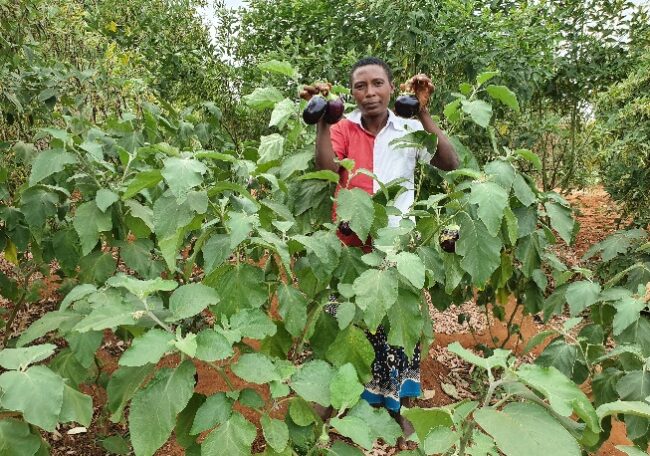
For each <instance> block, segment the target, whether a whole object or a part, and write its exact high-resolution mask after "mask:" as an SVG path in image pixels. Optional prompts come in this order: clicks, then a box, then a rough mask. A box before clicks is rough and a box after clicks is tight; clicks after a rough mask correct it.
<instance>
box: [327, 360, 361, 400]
mask: <svg viewBox="0 0 650 456" xmlns="http://www.w3.org/2000/svg"><path fill="white" fill-rule="evenodd" d="M361 393H363V385H362V384H361V383H359V378H358V376H357V371H356V369H355V368H354V366H353V365H352V364H351V363H347V364H344V365H343V366H341V367H340V368H339V370H338V372H337V373H336V374H335V375H334V377H333V378H332V383H331V384H330V395H331V398H332V406H333V407H334V408H335V409H336V410H343V409H344V408H350V407H352V406H354V405H355V404H356V403H357V402H359V399H360V398H361Z"/></svg>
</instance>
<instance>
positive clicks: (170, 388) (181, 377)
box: [129, 361, 196, 456]
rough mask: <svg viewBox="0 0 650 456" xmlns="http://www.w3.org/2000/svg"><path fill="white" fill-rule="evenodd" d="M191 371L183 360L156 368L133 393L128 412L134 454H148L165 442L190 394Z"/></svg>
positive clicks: (192, 372)
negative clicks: (177, 363)
mask: <svg viewBox="0 0 650 456" xmlns="http://www.w3.org/2000/svg"><path fill="white" fill-rule="evenodd" d="M195 372H196V369H195V368H194V365H193V364H192V362H191V361H184V362H183V363H181V364H180V365H179V366H178V367H177V368H175V369H167V368H165V369H160V370H159V371H158V372H156V376H155V377H154V378H153V380H152V381H151V382H150V383H149V384H148V385H147V386H146V387H145V388H144V389H143V390H140V391H138V392H137V393H136V394H135V396H134V397H133V400H132V401H131V409H130V411H129V431H130V433H131V443H132V444H133V449H134V450H135V454H136V455H137V456H151V455H153V454H154V453H155V452H156V450H157V449H158V448H160V447H161V446H162V445H163V444H164V443H165V442H166V441H167V439H168V438H169V436H170V435H171V432H172V430H173V429H174V425H175V423H176V415H177V414H179V413H180V412H181V410H183V409H184V408H185V406H186V405H187V403H188V402H189V401H190V399H191V397H192V394H193V392H194V374H195ZM152 417H155V419H152Z"/></svg>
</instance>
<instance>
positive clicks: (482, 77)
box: [476, 71, 499, 85]
mask: <svg viewBox="0 0 650 456" xmlns="http://www.w3.org/2000/svg"><path fill="white" fill-rule="evenodd" d="M498 74H499V71H484V72H483V73H479V75H478V76H476V83H477V84H478V85H483V84H485V83H486V82H488V81H489V80H490V79H492V78H494V77H495V76H497V75H498Z"/></svg>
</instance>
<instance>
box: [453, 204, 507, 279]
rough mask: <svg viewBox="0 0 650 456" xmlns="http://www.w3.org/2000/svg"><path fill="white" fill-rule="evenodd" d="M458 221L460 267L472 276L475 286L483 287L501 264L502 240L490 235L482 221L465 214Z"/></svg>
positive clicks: (457, 244)
mask: <svg viewBox="0 0 650 456" xmlns="http://www.w3.org/2000/svg"><path fill="white" fill-rule="evenodd" d="M457 220H458V222H459V225H460V238H459V239H458V241H457V242H456V251H457V252H458V253H459V254H460V255H462V257H463V259H462V260H461V262H460V265H461V267H462V268H463V270H465V271H467V272H468V273H469V274H470V275H471V276H472V281H473V283H474V285H477V286H482V285H483V284H484V283H485V282H486V281H487V280H488V279H489V278H490V276H491V275H492V273H493V272H494V271H495V270H496V269H497V268H498V267H499V265H500V264H501V247H502V243H501V240H500V239H499V238H498V237H494V236H492V235H490V233H489V231H488V229H487V228H486V227H485V225H484V224H483V222H482V221H480V220H472V219H471V218H470V217H469V215H467V213H465V212H461V213H460V214H459V215H458V218H457Z"/></svg>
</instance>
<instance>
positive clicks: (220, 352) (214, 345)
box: [196, 329, 234, 362]
mask: <svg viewBox="0 0 650 456" xmlns="http://www.w3.org/2000/svg"><path fill="white" fill-rule="evenodd" d="M233 353H234V352H233V349H232V344H231V343H230V342H229V341H228V340H227V339H226V337H225V336H223V335H222V334H219V333H218V332H216V331H215V330H213V329H204V330H202V331H199V333H198V334H197V335H196V357H197V358H198V359H200V360H203V361H208V362H214V361H220V360H222V359H226V358H230V357H231V356H232V355H233Z"/></svg>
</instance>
